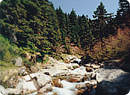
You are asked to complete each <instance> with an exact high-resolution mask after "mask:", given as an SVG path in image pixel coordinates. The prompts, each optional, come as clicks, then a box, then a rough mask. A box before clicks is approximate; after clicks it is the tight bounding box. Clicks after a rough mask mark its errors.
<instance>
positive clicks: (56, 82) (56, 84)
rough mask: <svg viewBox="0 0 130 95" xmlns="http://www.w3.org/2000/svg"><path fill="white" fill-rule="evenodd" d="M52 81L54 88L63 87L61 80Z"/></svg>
mask: <svg viewBox="0 0 130 95" xmlns="http://www.w3.org/2000/svg"><path fill="white" fill-rule="evenodd" d="M52 81H53V85H54V86H55V87H59V88H62V87H63V85H62V84H61V80H60V79H53V80H52Z"/></svg>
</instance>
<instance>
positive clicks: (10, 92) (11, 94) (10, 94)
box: [6, 88, 22, 95]
mask: <svg viewBox="0 0 130 95" xmlns="http://www.w3.org/2000/svg"><path fill="white" fill-rule="evenodd" d="M6 90H7V93H8V95H18V94H21V92H22V91H21V89H16V88H7V89H6Z"/></svg>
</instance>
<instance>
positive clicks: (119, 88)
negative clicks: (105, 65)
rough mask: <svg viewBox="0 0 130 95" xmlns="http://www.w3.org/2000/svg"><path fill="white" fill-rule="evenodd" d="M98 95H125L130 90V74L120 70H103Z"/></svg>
mask: <svg viewBox="0 0 130 95" xmlns="http://www.w3.org/2000/svg"><path fill="white" fill-rule="evenodd" d="M97 81H98V82H99V84H98V86H97V88H96V95H125V94H126V93H128V91H129V89H130V82H129V81H130V74H129V73H126V72H124V71H122V70H120V69H101V70H99V72H98V75H97Z"/></svg>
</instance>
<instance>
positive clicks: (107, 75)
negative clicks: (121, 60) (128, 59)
mask: <svg viewBox="0 0 130 95" xmlns="http://www.w3.org/2000/svg"><path fill="white" fill-rule="evenodd" d="M123 74H127V73H126V72H124V71H123V70H121V69H99V70H98V71H97V72H96V80H97V81H98V82H101V81H110V82H111V81H113V80H115V79H116V78H118V77H119V76H121V75H123Z"/></svg>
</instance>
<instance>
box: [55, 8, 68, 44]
mask: <svg viewBox="0 0 130 95" xmlns="http://www.w3.org/2000/svg"><path fill="white" fill-rule="evenodd" d="M56 14H57V19H58V25H59V28H60V31H61V37H62V43H63V44H65V37H66V35H67V27H66V18H65V14H64V13H63V11H62V9H61V8H60V7H59V8H58V9H56Z"/></svg>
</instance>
